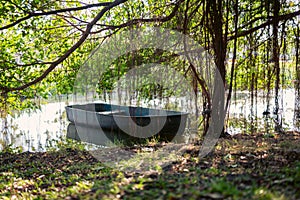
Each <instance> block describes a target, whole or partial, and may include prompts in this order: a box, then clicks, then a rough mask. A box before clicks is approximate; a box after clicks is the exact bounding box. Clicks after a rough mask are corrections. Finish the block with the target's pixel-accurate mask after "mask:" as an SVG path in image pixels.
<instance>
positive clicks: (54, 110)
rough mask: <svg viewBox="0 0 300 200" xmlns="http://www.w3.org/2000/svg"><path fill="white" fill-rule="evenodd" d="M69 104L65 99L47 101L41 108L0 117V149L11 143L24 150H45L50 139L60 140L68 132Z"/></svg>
mask: <svg viewBox="0 0 300 200" xmlns="http://www.w3.org/2000/svg"><path fill="white" fill-rule="evenodd" d="M67 104H68V102H65V101H61V102H55V103H47V104H44V105H41V109H40V110H35V111H31V112H23V113H21V114H20V115H19V116H16V117H12V116H8V117H7V118H6V119H0V120H1V123H2V128H3V130H2V131H1V132H0V141H1V145H0V149H3V147H4V146H7V145H11V146H12V147H21V148H22V149H23V150H24V151H45V150H46V148H47V146H49V145H51V144H50V143H49V141H51V140H59V139H60V138H61V137H64V136H65V134H66V130H67V124H68V122H67V120H66V117H65V115H66V114H65V106H66V105H67ZM5 124H6V125H5ZM4 125H5V126H4Z"/></svg>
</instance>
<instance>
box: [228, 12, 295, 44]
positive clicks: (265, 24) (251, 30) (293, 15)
mask: <svg viewBox="0 0 300 200" xmlns="http://www.w3.org/2000/svg"><path fill="white" fill-rule="evenodd" d="M298 15H300V10H298V11H296V12H293V13H289V14H285V15H279V16H278V17H277V19H276V20H278V21H284V20H289V19H292V18H294V17H296V16H298ZM274 20H275V19H274V18H272V19H271V20H268V21H266V22H265V23H262V24H261V25H259V26H256V27H253V28H251V29H249V30H246V31H242V32H240V33H238V34H237V35H233V36H230V37H228V39H227V41H230V40H233V39H235V38H236V37H237V38H239V37H243V36H246V35H249V34H251V33H253V32H255V31H257V30H259V29H261V28H265V27H266V26H269V25H271V24H273V23H274Z"/></svg>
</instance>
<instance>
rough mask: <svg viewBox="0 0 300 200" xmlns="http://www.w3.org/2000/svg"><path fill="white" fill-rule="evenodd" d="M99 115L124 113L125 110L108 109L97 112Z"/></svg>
mask: <svg viewBox="0 0 300 200" xmlns="http://www.w3.org/2000/svg"><path fill="white" fill-rule="evenodd" d="M98 113H99V114H101V115H125V110H109V111H101V112H98Z"/></svg>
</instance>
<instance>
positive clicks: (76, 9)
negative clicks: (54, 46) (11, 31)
mask: <svg viewBox="0 0 300 200" xmlns="http://www.w3.org/2000/svg"><path fill="white" fill-rule="evenodd" d="M112 3H114V2H103V3H96V4H89V5H86V6H81V7H75V8H64V9H60V10H51V11H47V12H34V13H29V14H28V15H27V16H25V17H22V18H20V19H18V20H16V21H14V22H13V23H11V24H8V25H5V26H2V27H0V31H1V30H4V29H8V28H11V27H13V26H15V25H17V24H19V23H21V22H23V21H26V20H28V19H30V18H31V17H37V16H45V15H53V14H59V13H64V12H70V11H79V10H85V9H88V8H93V7H100V6H104V7H108V6H109V5H111V4H112Z"/></svg>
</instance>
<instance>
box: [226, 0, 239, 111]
mask: <svg viewBox="0 0 300 200" xmlns="http://www.w3.org/2000/svg"><path fill="white" fill-rule="evenodd" d="M234 12H235V16H234V30H235V36H237V34H238V18H239V11H238V0H236V1H235V5H234ZM236 49H237V37H235V38H234V41H233V57H232V63H231V72H230V83H229V92H228V97H227V101H226V106H225V112H229V109H228V108H229V102H230V100H231V95H232V85H233V78H234V74H235V71H234V68H235V60H236Z"/></svg>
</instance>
